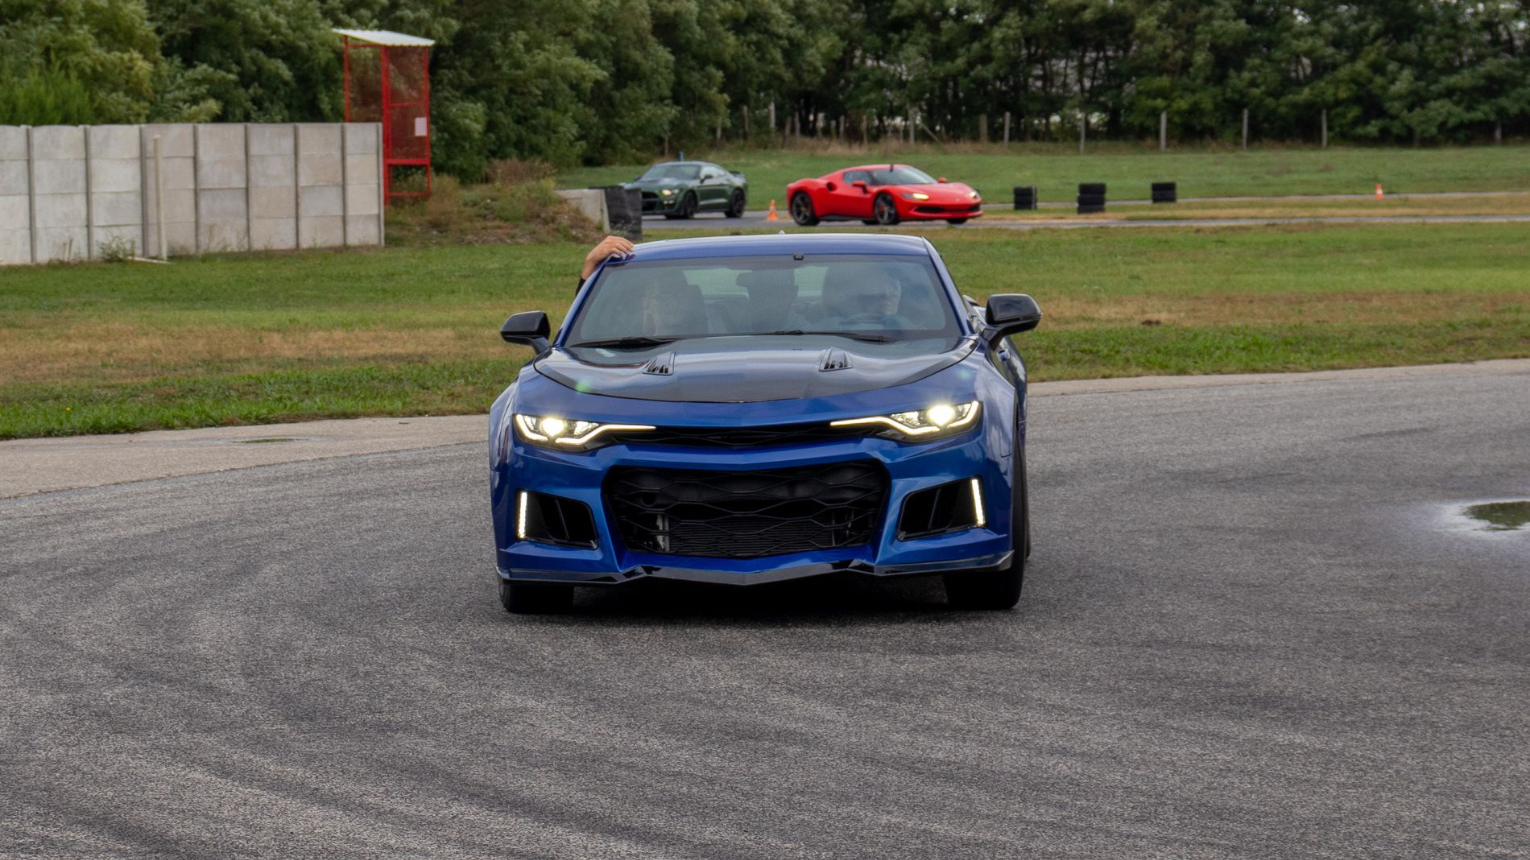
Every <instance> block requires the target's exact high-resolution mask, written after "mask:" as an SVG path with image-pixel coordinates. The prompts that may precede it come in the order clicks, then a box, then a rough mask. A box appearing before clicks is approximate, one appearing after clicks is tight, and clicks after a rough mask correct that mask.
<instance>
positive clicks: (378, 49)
mask: <svg viewBox="0 0 1530 860" xmlns="http://www.w3.org/2000/svg"><path fill="white" fill-rule="evenodd" d="M335 32H336V33H339V34H340V35H341V36H343V37H345V121H346V122H377V123H382V151H383V176H382V181H383V194H384V195H385V199H387V200H388V201H389V202H392V201H393V200H394V199H396V198H400V197H429V196H430V178H431V177H430V134H431V128H430V46H431V45H434V44H435V42H434V41H432V40H430V39H422V38H420V37H419V36H410V35H406V34H404V33H394V32H392V31H390V30H341V29H338V28H337V29H336V30H335ZM397 168H404V169H405V170H406V171H408V172H419V171H423V174H424V177H425V184H424V189H423V190H418V189H415V188H413V187H412V184H411V183H408V181H407V178H406V184H405V188H406V189H409V190H403V191H395V190H394V188H393V184H394V181H395V179H396V178H397V177H395V176H394V171H395V169H397Z"/></svg>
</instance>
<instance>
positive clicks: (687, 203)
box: [675, 191, 696, 218]
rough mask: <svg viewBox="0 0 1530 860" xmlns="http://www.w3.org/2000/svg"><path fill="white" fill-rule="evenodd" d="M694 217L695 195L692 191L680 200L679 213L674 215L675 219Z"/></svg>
mask: <svg viewBox="0 0 1530 860" xmlns="http://www.w3.org/2000/svg"><path fill="white" fill-rule="evenodd" d="M695 215H696V194H695V192H692V191H687V192H685V197H683V198H681V200H680V211H679V212H676V213H675V217H676V218H692V217H695Z"/></svg>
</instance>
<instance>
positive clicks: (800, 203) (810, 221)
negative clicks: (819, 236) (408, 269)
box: [791, 191, 818, 227]
mask: <svg viewBox="0 0 1530 860" xmlns="http://www.w3.org/2000/svg"><path fill="white" fill-rule="evenodd" d="M791 209H792V220H793V221H796V222H797V225H798V226H800V227H812V226H814V225H816V224H817V223H818V213H816V212H814V211H813V198H811V197H809V196H808V194H807V192H806V191H798V192H797V194H796V196H794V197H792V205H791Z"/></svg>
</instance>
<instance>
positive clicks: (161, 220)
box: [154, 134, 170, 260]
mask: <svg viewBox="0 0 1530 860" xmlns="http://www.w3.org/2000/svg"><path fill="white" fill-rule="evenodd" d="M164 168H165V162H164V159H162V158H161V157H160V148H159V135H157V134H156V135H154V215H155V218H154V221H155V224H154V239H155V241H154V245H155V247H156V249H157V250H158V251H159V258H160V259H161V260H168V259H170V257H169V255H168V254H166V253H165V180H164Z"/></svg>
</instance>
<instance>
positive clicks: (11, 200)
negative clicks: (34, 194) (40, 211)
mask: <svg viewBox="0 0 1530 860" xmlns="http://www.w3.org/2000/svg"><path fill="white" fill-rule="evenodd" d="M31 227H32V199H31V198H30V197H27V196H26V195H25V194H7V195H5V196H4V197H0V230H28V229H31Z"/></svg>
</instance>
